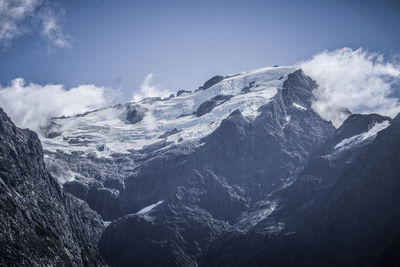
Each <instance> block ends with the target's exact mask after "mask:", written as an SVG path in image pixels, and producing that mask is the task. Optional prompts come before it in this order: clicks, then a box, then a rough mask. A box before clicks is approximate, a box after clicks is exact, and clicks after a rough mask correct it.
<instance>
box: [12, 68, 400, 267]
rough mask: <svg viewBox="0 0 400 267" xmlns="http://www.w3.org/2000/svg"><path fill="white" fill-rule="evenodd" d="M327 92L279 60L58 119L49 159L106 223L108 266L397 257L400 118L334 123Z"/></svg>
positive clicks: (48, 143) (324, 262) (48, 133)
mask: <svg viewBox="0 0 400 267" xmlns="http://www.w3.org/2000/svg"><path fill="white" fill-rule="evenodd" d="M317 87H318V84H317V82H316V81H314V80H313V79H311V78H310V77H308V76H307V75H306V74H305V73H304V72H303V71H302V70H301V69H296V68H292V67H278V66H276V67H271V68H263V69H259V70H255V71H251V72H246V73H241V74H237V75H228V76H219V75H218V76H214V77H212V78H211V79H210V80H208V81H206V82H205V83H204V84H203V85H202V86H200V87H199V88H198V89H197V90H195V91H194V92H191V91H187V90H181V91H179V92H177V96H174V95H171V96H169V97H168V98H164V99H161V98H146V99H143V100H141V101H139V102H132V103H126V104H119V105H114V106H111V107H107V108H103V109H99V110H94V111H90V112H86V113H84V114H79V115H76V116H71V117H59V118H53V119H52V120H51V121H50V122H49V124H48V126H47V127H45V128H44V129H43V131H44V132H43V135H44V137H42V138H41V141H42V144H43V148H44V160H45V164H46V168H47V170H48V172H49V173H50V174H51V176H53V177H55V178H56V179H57V180H58V182H59V184H61V185H62V189H59V190H60V192H62V194H63V195H66V196H69V197H70V198H71V199H74V201H78V200H76V198H79V199H81V202H79V203H85V202H86V203H87V204H88V205H89V207H90V208H91V209H92V210H94V211H96V212H97V213H98V214H99V215H100V216H101V218H102V219H103V220H104V221H106V222H105V224H106V225H107V227H106V228H105V229H104V231H103V230H99V231H100V232H102V234H101V238H100V237H99V235H96V238H94V239H93V240H92V241H94V243H91V244H92V248H93V244H97V243H96V242H98V251H99V252H98V253H100V254H101V256H102V258H104V260H105V261H106V262H107V263H108V264H109V265H110V266H265V265H272V266H292V265H293V266H294V265H295V266H358V265H363V266H382V265H385V266H391V265H396V263H398V262H399V260H400V259H399V257H398V256H397V255H398V254H399V253H398V252H399V249H400V242H399V240H400V231H399V230H400V228H399V225H400V220H399V219H400V210H399V208H398V205H397V203H398V201H399V197H398V196H399V194H398V192H399V189H400V187H399V181H398V180H399V178H400V169H399V166H400V164H399V163H400V162H399V159H400V157H399V156H400V155H399V151H400V150H399V148H400V147H399V145H400V143H399V140H400V138H399V137H400V117H399V116H397V117H396V118H394V119H391V118H389V117H385V116H381V115H379V114H351V113H350V112H348V115H349V117H348V118H347V120H346V121H345V122H344V123H343V124H342V125H341V126H340V127H339V128H337V129H336V128H335V127H334V126H333V125H332V123H331V122H329V121H326V120H324V119H323V118H321V116H320V115H319V114H317V113H316V112H315V111H314V110H313V108H312V103H313V101H314V98H313V97H314V96H313V90H315V89H316V88H317ZM17 158H18V159H24V158H26V156H25V155H21V156H18V157H17ZM44 171H45V170H44ZM38 190H39V189H38ZM64 191H66V192H68V193H63V192H64ZM69 194H71V195H73V196H74V197H72V196H70V195H69ZM27 201H28V200H27ZM82 205H83V204H82ZM86 209H87V208H86ZM88 212H89V211H88ZM91 214H92V213H91ZM91 218H92V217H91ZM93 218H94V217H93ZM98 219H99V218H98ZM99 220H100V219H99ZM76 226H77V228H79V229H86V230H89V228H85V227H86V226H85V225H79V224H78V225H76ZM92 226H93V224H92ZM82 227H83V228H82ZM91 229H101V228H96V227H93V228H91ZM97 237H99V238H97ZM94 253H97V252H96V251H95V252H94Z"/></svg>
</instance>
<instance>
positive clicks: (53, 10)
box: [0, 0, 71, 48]
mask: <svg viewBox="0 0 400 267" xmlns="http://www.w3.org/2000/svg"><path fill="white" fill-rule="evenodd" d="M63 12H64V11H63V9H62V8H61V7H60V6H55V4H54V3H51V2H50V1H47V0H0V47H3V48H5V47H9V46H10V45H11V44H12V41H13V40H14V39H15V38H17V37H19V36H21V35H23V34H26V33H28V32H39V33H40V35H41V36H42V37H43V38H44V39H45V40H47V41H48V42H49V44H50V45H51V47H69V46H70V41H71V37H70V36H69V35H67V34H65V33H64V32H63V30H62V27H61V25H60V20H61V18H62V16H63V15H64V13H63Z"/></svg>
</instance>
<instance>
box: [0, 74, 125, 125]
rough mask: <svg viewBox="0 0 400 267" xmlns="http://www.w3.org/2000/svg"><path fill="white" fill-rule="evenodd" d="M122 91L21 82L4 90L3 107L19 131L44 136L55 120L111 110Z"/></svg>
mask: <svg viewBox="0 0 400 267" xmlns="http://www.w3.org/2000/svg"><path fill="white" fill-rule="evenodd" d="M116 97H118V91H114V90H111V89H108V88H105V87H97V86H95V85H92V84H87V85H80V86H78V87H74V88H71V89H69V90H66V89H65V88H64V86H63V85H61V84H48V85H39V84H35V83H26V82H25V80H24V79H22V78H18V79H15V80H13V81H11V82H10V84H9V85H8V86H5V87H2V86H0V107H2V108H3V109H4V110H5V112H6V113H7V114H8V115H9V116H10V117H11V119H12V120H13V121H14V122H15V124H16V125H17V126H19V127H23V128H30V129H32V130H35V131H37V132H40V128H41V127H43V126H45V125H46V124H47V123H48V120H49V119H50V118H51V117H56V116H62V115H66V116H70V115H74V114H79V113H83V112H85V111H88V110H94V109H97V108H100V107H104V106H108V105H110V104H112V103H113V102H114V99H115V98H116Z"/></svg>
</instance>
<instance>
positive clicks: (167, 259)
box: [99, 202, 228, 266]
mask: <svg viewBox="0 0 400 267" xmlns="http://www.w3.org/2000/svg"><path fill="white" fill-rule="evenodd" d="M227 226H228V225H227V224H226V223H224V222H222V221H218V220H215V219H214V218H213V217H212V216H211V215H210V214H209V213H207V212H206V211H204V210H202V209H199V208H198V207H196V206H186V205H180V204H178V205H176V204H173V203H172V202H168V203H166V202H164V203H162V204H160V205H158V206H156V207H154V208H152V209H151V210H149V211H147V212H143V213H140V212H139V214H134V215H128V216H125V217H123V218H121V219H119V220H118V221H116V222H113V223H112V224H111V225H109V226H108V227H107V228H106V230H105V232H104V234H103V236H102V239H101V241H100V244H99V247H100V251H101V253H102V255H103V256H104V258H105V259H106V260H107V261H108V262H110V263H111V265H115V266H197V261H196V260H197V258H198V257H199V256H200V255H201V253H202V252H203V250H204V249H205V247H206V246H207V245H208V244H209V243H210V242H211V241H212V240H213V239H214V238H215V236H217V235H218V234H219V233H221V232H222V231H223V230H224V229H227Z"/></svg>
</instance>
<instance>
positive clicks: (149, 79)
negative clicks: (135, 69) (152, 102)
mask: <svg viewBox="0 0 400 267" xmlns="http://www.w3.org/2000/svg"><path fill="white" fill-rule="evenodd" d="M153 77H154V74H153V73H149V74H147V75H146V77H145V78H144V80H143V82H142V84H141V86H140V91H139V92H138V93H134V94H133V96H132V101H134V102H137V101H140V100H142V99H143V98H146V97H161V98H163V97H168V96H169V95H170V94H171V92H170V91H168V90H166V89H164V88H163V86H162V85H160V84H154V82H153Z"/></svg>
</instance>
